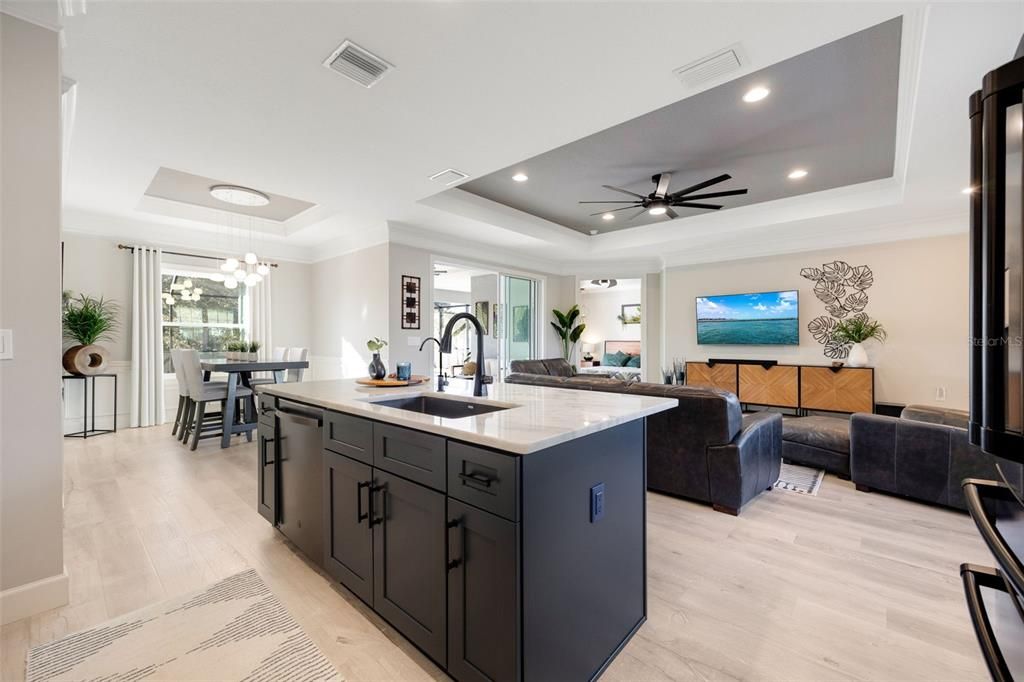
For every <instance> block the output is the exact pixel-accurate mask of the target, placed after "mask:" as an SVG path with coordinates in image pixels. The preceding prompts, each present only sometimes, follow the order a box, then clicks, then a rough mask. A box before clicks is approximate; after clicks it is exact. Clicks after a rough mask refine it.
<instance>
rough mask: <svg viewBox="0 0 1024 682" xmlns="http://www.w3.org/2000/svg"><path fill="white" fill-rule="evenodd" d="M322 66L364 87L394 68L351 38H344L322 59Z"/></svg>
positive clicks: (370, 85) (374, 82)
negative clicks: (328, 55) (343, 40)
mask: <svg viewBox="0 0 1024 682" xmlns="http://www.w3.org/2000/svg"><path fill="white" fill-rule="evenodd" d="M324 66H326V67H327V68H328V69H330V70H331V71H336V72H338V73H340V74H341V75H342V76H345V77H346V78H349V79H351V80H354V81H355V82H356V83H359V84H360V85H362V86H363V87H364V88H371V87H373V86H374V84H376V83H377V81H379V80H380V79H381V78H383V77H384V74H386V73H387V72H388V71H390V70H391V69H393V68H395V67H394V66H392V65H391V64H389V63H387V62H386V61H384V60H383V59H381V58H380V57H378V56H377V55H375V54H373V53H372V52H369V51H368V50H364V49H363V48H361V47H359V46H358V45H356V44H355V43H353V42H352V41H351V40H346V41H345V42H343V43H342V44H341V45H339V46H338V49H337V50H335V51H334V52H332V53H331V56H330V57H328V58H327V59H325V60H324Z"/></svg>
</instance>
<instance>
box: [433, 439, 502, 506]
mask: <svg viewBox="0 0 1024 682" xmlns="http://www.w3.org/2000/svg"><path fill="white" fill-rule="evenodd" d="M518 465H519V461H518V459H517V458H516V457H510V456H509V455H503V454H500V453H497V452H491V451H490V450H483V449H481V448H475V447H472V446H470V445H463V444H462V443H449V444H448V496H449V497H454V498H455V499H457V500H462V501H463V502H468V503H469V504H471V505H473V506H474V507H479V508H480V509H484V510H486V511H489V512H493V513H495V514H497V515H498V516H502V517H504V518H506V519H509V520H510V521H516V520H518V518H519V515H518V513H517V512H518V506H519V505H518V504H517V503H518V501H519V476H518V475H517V469H518Z"/></svg>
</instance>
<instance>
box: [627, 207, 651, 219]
mask: <svg viewBox="0 0 1024 682" xmlns="http://www.w3.org/2000/svg"><path fill="white" fill-rule="evenodd" d="M644 213H647V209H646V208H641V209H640V212H639V213H637V214H635V215H631V216H629V217H628V218H626V221H627V222H628V221H631V220H636V219H637V218H639V217H640V216H642V215H643V214H644Z"/></svg>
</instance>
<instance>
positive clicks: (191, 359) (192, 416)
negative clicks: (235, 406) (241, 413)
mask: <svg viewBox="0 0 1024 682" xmlns="http://www.w3.org/2000/svg"><path fill="white" fill-rule="evenodd" d="M178 357H179V359H180V361H181V370H182V372H183V373H184V375H185V382H186V383H187V384H188V395H189V401H190V409H189V412H188V414H187V416H186V418H185V435H184V437H183V438H182V442H183V443H187V442H188V440H189V438H191V439H192V445H191V448H190V449H192V450H195V449H196V448H197V447H198V446H199V441H200V439H202V438H219V437H220V435H221V433H222V432H223V429H224V428H225V427H226V426H227V427H230V425H229V424H228V425H225V424H224V423H223V418H221V419H218V420H213V419H207V414H206V404H207V403H210V402H219V403H220V404H221V415H223V414H224V403H225V402H226V401H227V398H228V385H227V383H226V382H220V381H218V382H212V381H203V369H202V366H201V365H200V362H199V351H195V350H181V351H179V353H178ZM228 377H229V380H230V381H237V378H236V377H237V375H235V374H229V375H228ZM251 395H252V391H251V390H249V389H248V388H246V387H245V386H238V387H236V388H235V397H236V398H248V397H249V396H251ZM236 414H238V412H237V411H236Z"/></svg>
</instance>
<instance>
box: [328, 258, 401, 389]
mask: <svg viewBox="0 0 1024 682" xmlns="http://www.w3.org/2000/svg"><path fill="white" fill-rule="evenodd" d="M311 302H312V305H311V306H309V307H310V309H311V319H310V323H311V326H312V345H311V347H310V355H311V362H310V370H311V375H312V378H313V379H337V378H343V377H344V378H350V377H360V376H365V375H366V366H367V365H368V364H369V362H370V357H371V354H370V352H369V351H368V350H367V348H366V340H367V339H369V338H372V337H374V336H380V337H382V338H387V337H388V245H387V244H378V245H377V246H371V247H370V248H367V249H361V250H359V251H353V252H352V253H347V254H344V255H342V256H338V257H336V258H331V259H328V260H325V261H320V262H318V263H314V264H313V266H312V296H311ZM385 357H386V355H385Z"/></svg>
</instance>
